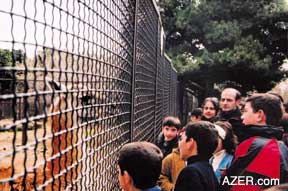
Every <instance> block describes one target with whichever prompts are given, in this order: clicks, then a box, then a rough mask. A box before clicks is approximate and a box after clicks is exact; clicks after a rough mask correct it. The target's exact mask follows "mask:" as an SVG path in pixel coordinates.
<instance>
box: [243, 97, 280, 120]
mask: <svg viewBox="0 0 288 191" xmlns="http://www.w3.org/2000/svg"><path fill="white" fill-rule="evenodd" d="M246 102H250V104H251V107H252V109H253V112H257V111H259V110H262V111H263V112H264V114H265V115H266V123H267V125H277V124H278V123H279V121H280V119H281V118H282V109H281V101H280V99H279V98H278V97H277V96H275V95H272V94H268V93H266V94H264V93H262V94H260V93H258V94H253V95H252V96H250V97H248V98H247V100H246Z"/></svg>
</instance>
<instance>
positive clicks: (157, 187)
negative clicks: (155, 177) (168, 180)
mask: <svg viewBox="0 0 288 191" xmlns="http://www.w3.org/2000/svg"><path fill="white" fill-rule="evenodd" d="M143 191H161V189H160V187H159V186H155V187H153V188H148V189H146V190H143Z"/></svg>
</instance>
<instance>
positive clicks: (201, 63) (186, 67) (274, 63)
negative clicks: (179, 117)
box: [159, 0, 288, 93]
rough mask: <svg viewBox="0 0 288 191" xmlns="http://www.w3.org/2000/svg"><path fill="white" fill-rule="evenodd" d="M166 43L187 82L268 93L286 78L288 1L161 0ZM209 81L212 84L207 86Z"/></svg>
mask: <svg viewBox="0 0 288 191" xmlns="http://www.w3.org/2000/svg"><path fill="white" fill-rule="evenodd" d="M159 6H160V7H161V14H162V17H163V25H164V28H165V29H166V31H167V32H166V33H167V34H166V36H167V42H166V44H167V45H166V47H167V51H168V55H169V56H170V57H171V58H172V61H173V64H174V65H175V68H176V69H178V71H180V72H181V73H182V75H181V77H182V79H185V80H193V81H195V82H197V83H199V84H200V85H202V86H203V87H209V88H212V86H213V85H214V84H222V83H227V82H228V81H230V82H232V83H234V84H238V85H239V86H240V87H241V90H242V92H243V93H246V92H247V91H251V90H258V91H267V90H270V89H271V88H272V87H273V86H274V85H275V83H276V82H278V81H280V80H281V79H282V78H283V77H284V76H285V73H286V72H285V71H283V70H281V65H282V64H283V60H284V59H285V58H287V55H288V35H287V34H288V8H287V7H288V4H285V0H256V1H249V0H230V1H227V0H160V2H159ZM207 84H208V85H209V86H207Z"/></svg>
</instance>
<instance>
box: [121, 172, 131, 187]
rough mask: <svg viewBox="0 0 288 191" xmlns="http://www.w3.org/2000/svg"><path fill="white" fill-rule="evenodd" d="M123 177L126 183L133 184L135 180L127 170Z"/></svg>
mask: <svg viewBox="0 0 288 191" xmlns="http://www.w3.org/2000/svg"><path fill="white" fill-rule="evenodd" d="M123 178H124V182H125V184H126V185H130V184H132V185H133V180H132V178H131V176H130V175H129V173H128V172H127V171H126V170H125V171H124V174H123Z"/></svg>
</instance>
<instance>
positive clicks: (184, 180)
mask: <svg viewBox="0 0 288 191" xmlns="http://www.w3.org/2000/svg"><path fill="white" fill-rule="evenodd" d="M217 145H218V133H217V131H216V130H215V128H214V125H213V124H212V123H210V122H207V121H199V122H194V123H188V124H187V125H186V126H185V127H184V129H183V132H181V133H180V137H179V149H180V157H181V158H182V159H183V160H186V161H187V166H186V167H185V168H184V169H183V170H182V171H181V172H180V174H179V176H178V178H177V181H176V185H175V189H174V190H175V191H200V190H201V191H218V190H219V183H218V180H217V178H216V176H215V174H214V171H213V168H212V166H211V164H209V159H210V158H211V156H212V154H213V152H214V151H215V149H216V147H217Z"/></svg>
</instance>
